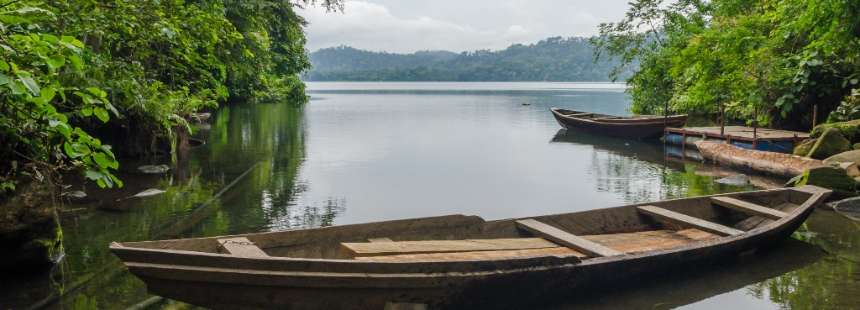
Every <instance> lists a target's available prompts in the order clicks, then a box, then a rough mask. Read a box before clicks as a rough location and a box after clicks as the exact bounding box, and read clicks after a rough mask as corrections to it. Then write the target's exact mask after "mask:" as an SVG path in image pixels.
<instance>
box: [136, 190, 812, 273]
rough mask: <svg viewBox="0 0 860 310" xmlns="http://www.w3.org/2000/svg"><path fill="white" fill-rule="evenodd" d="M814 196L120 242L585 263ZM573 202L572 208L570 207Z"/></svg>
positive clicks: (316, 254) (744, 196)
mask: <svg viewBox="0 0 860 310" xmlns="http://www.w3.org/2000/svg"><path fill="white" fill-rule="evenodd" d="M825 194H826V193H824V192H821V191H818V190H816V188H811V189H810V188H807V187H802V188H795V189H778V190H767V191H756V192H744V193H736V194H728V195H717V196H705V197H697V198H685V199H677V200H668V201H662V202H655V203H645V204H635V205H628V206H622V207H614V208H606V209H594V210H589V211H582V212H574V213H565V214H556V215H545V216H537V217H531V218H518V219H504V220H494V221H485V220H483V219H482V218H480V217H477V216H465V215H448V216H439V217H429V218H420V219H406V220H394V221H386V222H376V223H367V224H353V225H342V226H332V227H324V228H312V229H301V230H290V231H281V232H269V233H259V234H247V235H234V236H222V237H208V238H192V239H176V240H163V241H144V242H127V243H122V244H121V245H122V246H123V247H129V248H148V249H170V250H185V251H197V252H208V253H221V254H227V255H232V256H239V257H251V258H267V257H290V258H312V259H344V260H358V261H368V262H433V261H476V260H504V259H516V258H528V257H542V256H561V257H570V256H576V257H578V258H580V260H587V259H591V258H596V257H604V256H614V255H621V254H627V253H643V252H648V251H655V250H669V249H673V248H679V247H684V246H687V245H690V244H693V243H696V242H703V241H708V240H714V239H718V238H723V237H730V236H736V235H740V234H743V233H745V232H746V231H749V230H751V229H755V228H757V227H761V226H762V225H766V224H768V223H772V222H773V221H776V220H779V219H781V218H784V217H787V216H791V214H792V211H793V210H795V209H797V208H798V207H800V206H802V205H804V204H807V205H808V204H810V203H815V202H817V201H819V200H821V197H822V195H825ZM573 203H575V202H573Z"/></svg>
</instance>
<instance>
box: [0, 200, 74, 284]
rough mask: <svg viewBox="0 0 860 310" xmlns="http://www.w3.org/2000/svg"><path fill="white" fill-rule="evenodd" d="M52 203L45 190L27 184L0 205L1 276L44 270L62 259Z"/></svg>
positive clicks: (57, 226) (57, 225)
mask: <svg viewBox="0 0 860 310" xmlns="http://www.w3.org/2000/svg"><path fill="white" fill-rule="evenodd" d="M52 201H53V200H52V198H51V191H49V190H48V189H47V187H46V186H43V185H41V184H27V185H24V186H20V187H19V188H18V189H17V190H16V193H15V196H13V197H12V198H10V199H9V200H8V201H6V202H4V203H3V204H0V253H2V255H0V274H4V273H7V272H13V273H27V272H38V271H41V270H45V268H46V267H49V266H51V265H52V264H53V263H55V262H56V260H57V259H58V258H59V257H61V256H62V236H63V234H62V231H61V230H60V225H59V219H58V218H57V215H56V213H55V212H54V207H53V204H52Z"/></svg>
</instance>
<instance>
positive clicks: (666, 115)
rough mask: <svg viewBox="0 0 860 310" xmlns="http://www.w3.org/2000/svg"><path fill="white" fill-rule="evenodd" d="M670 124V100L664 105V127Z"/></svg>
mask: <svg viewBox="0 0 860 310" xmlns="http://www.w3.org/2000/svg"><path fill="white" fill-rule="evenodd" d="M666 126H669V100H666V103H665V105H664V106H663V128H665V127H666Z"/></svg>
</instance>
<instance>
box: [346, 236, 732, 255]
mask: <svg viewBox="0 0 860 310" xmlns="http://www.w3.org/2000/svg"><path fill="white" fill-rule="evenodd" d="M582 237H583V238H585V239H588V240H591V241H593V242H597V243H600V244H603V245H606V246H607V247H610V248H612V249H615V250H617V251H622V252H625V253H639V252H647V251H655V250H665V249H671V248H676V247H680V246H684V245H686V244H688V243H691V242H696V241H701V240H708V239H713V238H718V237H719V236H718V235H715V234H712V233H709V232H705V231H701V230H698V229H695V228H690V229H684V230H679V231H672V230H652V231H640V232H633V233H621V234H605V235H585V236H582ZM547 255H559V256H567V255H574V256H576V257H579V258H586V257H588V255H586V254H585V253H582V252H580V251H577V250H574V249H571V248H568V247H560V246H559V247H554V248H543V249H525V250H504V251H472V252H446V253H421V254H399V255H384V256H360V257H356V258H355V259H357V260H363V261H379V262H422V261H428V262H429V261H473V260H494V259H512V258H524V257H536V256H547Z"/></svg>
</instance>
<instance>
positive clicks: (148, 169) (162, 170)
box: [137, 165, 170, 174]
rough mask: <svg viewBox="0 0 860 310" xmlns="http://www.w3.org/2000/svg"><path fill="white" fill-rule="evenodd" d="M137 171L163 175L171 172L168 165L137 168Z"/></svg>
mask: <svg viewBox="0 0 860 310" xmlns="http://www.w3.org/2000/svg"><path fill="white" fill-rule="evenodd" d="M137 171H140V172H141V173H145V174H162V173H166V172H167V171H170V167H169V166H167V165H143V166H140V167H137Z"/></svg>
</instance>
